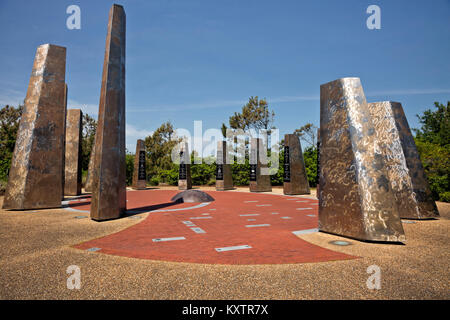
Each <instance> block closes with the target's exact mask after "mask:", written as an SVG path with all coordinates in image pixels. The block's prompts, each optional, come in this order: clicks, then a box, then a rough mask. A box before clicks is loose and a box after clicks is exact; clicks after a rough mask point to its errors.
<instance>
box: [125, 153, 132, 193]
mask: <svg viewBox="0 0 450 320" xmlns="http://www.w3.org/2000/svg"><path fill="white" fill-rule="evenodd" d="M125 170H126V180H127V186H131V184H132V183H133V171H134V154H132V153H129V152H128V150H126V154H125Z"/></svg>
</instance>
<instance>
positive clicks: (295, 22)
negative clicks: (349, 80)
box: [0, 0, 450, 151]
mask: <svg viewBox="0 0 450 320" xmlns="http://www.w3.org/2000/svg"><path fill="white" fill-rule="evenodd" d="M112 3H118V4H122V5H123V6H124V8H125V12H126V15H127V40H126V41H127V48H126V68H127V69H126V108H127V114H126V121H127V147H128V148H129V149H130V151H134V145H135V141H136V139H138V138H143V137H144V136H145V135H147V134H149V133H150V132H151V131H152V130H155V129H156V128H157V127H159V126H160V124H161V123H163V122H164V121H167V120H170V121H171V122H172V123H173V124H174V126H175V127H176V128H186V129H188V130H191V132H192V133H193V125H194V120H202V121H203V130H204V131H205V130H206V129H208V128H220V126H221V124H222V122H226V123H228V118H229V116H230V115H232V114H233V113H234V112H236V111H239V110H240V109H241V107H242V105H243V104H245V102H246V101H247V100H248V98H249V97H250V96H259V97H260V98H267V100H268V102H269V106H270V107H271V108H272V109H273V110H274V111H275V113H276V117H275V125H276V126H277V127H278V128H279V129H280V133H281V134H284V133H290V132H292V131H293V130H295V129H296V128H299V127H300V126H302V125H304V124H305V123H307V122H313V123H314V124H316V125H318V124H319V91H320V85H321V84H323V83H326V82H329V81H332V80H335V79H337V78H342V77H359V78H361V81H362V84H363V87H364V91H365V94H366V97H367V100H368V101H369V102H374V101H382V100H392V101H399V102H402V104H403V107H404V109H405V113H406V115H407V117H408V121H409V123H410V126H411V127H418V122H417V119H416V117H415V115H416V114H417V113H422V112H423V111H424V110H425V109H427V108H431V107H432V105H433V102H434V101H440V102H442V103H444V102H446V101H447V100H450V77H449V75H450V59H449V55H450V19H449V17H450V0H433V1H401V0H390V1H375V0H371V1H363V0H343V1H333V0H330V1H325V0H322V1H317V0H316V1H312V0H311V1H282V0H281V1H275V0H258V1H251V0H241V1H235V0H228V1H218V0H198V1H197V0H180V1H170V0H165V1H163V0H151V1H143V0H142V1H140V0H132V1H115V2H114V1H62V0H55V1H45V0H41V1H22V0H14V1H7V0H1V1H0V30H1V31H0V32H1V39H2V42H1V47H2V48H1V49H2V50H0V70H1V71H2V72H1V73H0V104H1V105H4V104H12V105H17V104H18V103H20V102H21V101H23V99H24V98H25V94H26V89H27V86H28V81H29V76H30V73H31V69H32V65H33V59H34V55H35V51H36V48H37V46H39V45H41V44H44V43H53V44H57V45H61V46H65V47H67V67H66V82H67V83H68V87H69V106H68V107H69V108H82V109H83V110H84V111H85V112H87V113H89V114H90V115H93V116H95V117H96V115H97V112H98V101H99V94H100V85H101V75H102V64H103V57H104V50H105V37H106V28H107V19H108V11H109V8H110V6H111V4H112ZM72 4H76V5H78V6H80V8H81V29H80V30H69V29H67V27H66V19H67V18H68V16H69V15H68V14H67V13H66V8H67V7H68V6H69V5H72ZM371 4H376V5H378V6H379V7H380V8H381V29H380V30H369V29H368V28H367V27H366V19H367V18H368V17H369V14H367V13H366V8H367V7H368V6H369V5H371Z"/></svg>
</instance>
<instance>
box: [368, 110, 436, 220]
mask: <svg viewBox="0 0 450 320" xmlns="http://www.w3.org/2000/svg"><path fill="white" fill-rule="evenodd" d="M369 110H370V114H371V117H372V121H373V123H374V126H375V135H376V137H377V140H378V148H379V149H380V152H381V153H382V154H383V156H384V159H385V162H386V165H387V169H388V178H389V180H390V183H391V187H392V190H393V192H394V197H395V200H396V202H397V206H398V211H399V214H400V217H401V218H412V219H429V218H434V217H438V216H439V213H438V210H437V207H436V204H435V202H434V200H433V198H432V196H431V190H430V187H429V184H428V180H427V178H426V175H425V171H424V169H423V166H422V162H421V160H420V156H419V152H418V151H417V147H416V144H415V142H414V138H413V136H412V134H411V130H410V129H409V125H408V121H407V120H406V116H405V114H404V112H403V107H402V105H401V104H400V103H399V102H392V101H382V102H374V103H369Z"/></svg>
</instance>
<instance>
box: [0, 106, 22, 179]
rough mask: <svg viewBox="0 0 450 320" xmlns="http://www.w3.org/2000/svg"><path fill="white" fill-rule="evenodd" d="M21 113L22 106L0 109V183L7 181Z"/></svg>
mask: <svg viewBox="0 0 450 320" xmlns="http://www.w3.org/2000/svg"><path fill="white" fill-rule="evenodd" d="M22 111H23V105H19V106H18V107H17V108H15V107H12V106H9V105H6V106H4V107H3V108H2V109H0V181H7V180H8V173H9V169H10V167H11V159H12V155H13V152H14V145H15V144H16V138H17V131H18V129H19V123H20V118H21V116H22Z"/></svg>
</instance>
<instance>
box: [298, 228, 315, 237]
mask: <svg viewBox="0 0 450 320" xmlns="http://www.w3.org/2000/svg"><path fill="white" fill-rule="evenodd" d="M314 232H319V229H317V228H314V229H305V230H299V231H292V233H293V234H295V235H296V236H298V235H299V234H308V233H314Z"/></svg>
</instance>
